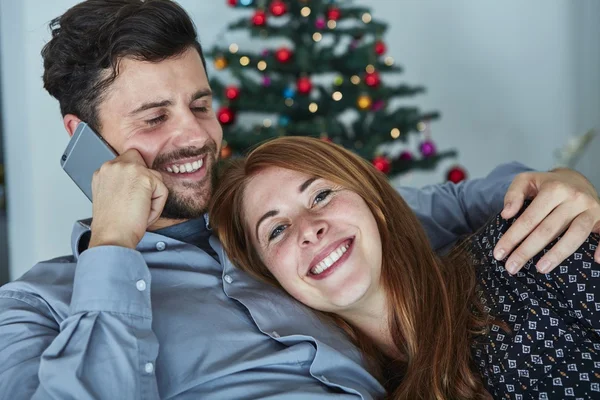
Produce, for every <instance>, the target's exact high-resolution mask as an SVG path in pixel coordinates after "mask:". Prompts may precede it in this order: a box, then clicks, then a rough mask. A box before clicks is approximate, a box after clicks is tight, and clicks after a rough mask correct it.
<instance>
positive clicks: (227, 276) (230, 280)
mask: <svg viewBox="0 0 600 400" xmlns="http://www.w3.org/2000/svg"><path fill="white" fill-rule="evenodd" d="M223 279H225V282H227V283H231V282H233V278H232V277H231V276H229V275H225V276H224V277H223Z"/></svg>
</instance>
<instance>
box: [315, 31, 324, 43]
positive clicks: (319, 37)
mask: <svg viewBox="0 0 600 400" xmlns="http://www.w3.org/2000/svg"><path fill="white" fill-rule="evenodd" d="M321 39H323V35H321V34H320V33H319V32H315V33H314V34H313V40H314V41H315V42H320V41H321Z"/></svg>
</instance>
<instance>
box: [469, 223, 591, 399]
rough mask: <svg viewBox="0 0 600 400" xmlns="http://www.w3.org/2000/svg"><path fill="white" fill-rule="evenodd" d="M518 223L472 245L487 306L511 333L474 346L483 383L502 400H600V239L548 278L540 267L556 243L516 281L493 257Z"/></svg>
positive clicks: (497, 331)
mask: <svg viewBox="0 0 600 400" xmlns="http://www.w3.org/2000/svg"><path fill="white" fill-rule="evenodd" d="M515 219H516V217H515V218H513V219H512V220H508V221H507V220H504V219H502V218H501V217H500V216H497V217H496V218H495V219H494V220H492V221H491V222H490V223H489V224H488V225H487V226H486V227H485V228H484V229H483V230H482V231H481V232H480V233H478V234H477V235H475V237H474V238H473V240H472V242H471V245H472V246H473V247H472V248H473V251H472V252H473V256H474V257H473V258H474V261H475V263H476V271H477V277H478V282H479V289H480V291H479V295H480V298H481V299H482V301H483V305H484V308H485V309H486V311H488V312H489V313H490V314H491V315H492V316H494V317H495V318H496V319H498V320H500V321H504V322H506V324H507V326H508V327H509V328H510V332H506V331H504V330H503V329H502V328H501V327H500V326H498V325H496V324H492V326H491V329H490V330H489V333H487V334H486V335H482V336H480V337H478V339H477V340H476V341H475V342H474V343H473V346H472V350H473V357H474V360H475V363H476V365H477V367H478V368H479V371H480V373H481V375H482V377H483V381H484V383H485V384H486V386H487V389H488V391H489V392H490V394H491V395H492V396H493V397H494V398H495V399H519V400H520V399H561V400H562V399H600V265H599V264H597V263H595V262H594V259H593V256H594V251H595V250H596V247H597V246H598V241H599V235H597V234H592V235H590V236H589V237H588V238H587V240H586V241H585V243H583V244H582V245H581V247H580V248H579V249H578V250H577V251H576V252H575V253H573V254H572V255H571V256H570V257H569V258H568V259H566V260H565V261H564V262H563V263H561V264H560V265H559V266H558V267H557V268H556V269H554V270H553V271H552V272H550V273H548V274H541V273H539V272H537V270H536V269H535V264H536V263H537V261H538V260H539V259H540V258H541V256H542V255H543V254H544V252H546V251H547V249H549V248H551V247H552V246H553V245H554V244H555V243H556V241H554V242H553V243H551V244H550V245H549V246H548V247H547V248H546V249H544V250H543V251H542V252H541V253H540V254H538V255H537V256H536V257H534V258H533V259H532V260H530V261H529V262H528V263H527V264H526V265H525V266H524V267H523V269H521V271H520V272H518V273H517V274H516V275H514V276H511V275H510V274H509V273H508V272H507V271H506V270H505V269H504V261H496V260H495V259H494V257H493V255H492V251H493V249H494V246H495V245H496V243H497V242H498V240H499V239H500V238H501V237H502V235H503V234H504V233H505V232H506V231H507V230H508V228H509V227H510V224H511V223H512V222H514V220H515ZM559 239H560V238H558V239H557V240H559Z"/></svg>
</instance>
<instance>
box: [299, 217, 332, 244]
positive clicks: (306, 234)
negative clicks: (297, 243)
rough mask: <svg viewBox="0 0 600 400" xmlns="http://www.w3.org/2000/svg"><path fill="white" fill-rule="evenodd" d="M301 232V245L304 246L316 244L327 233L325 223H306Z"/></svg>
mask: <svg viewBox="0 0 600 400" xmlns="http://www.w3.org/2000/svg"><path fill="white" fill-rule="evenodd" d="M304 225H305V226H304V227H303V230H302V238H301V243H302V245H304V246H306V245H309V244H312V243H318V242H319V241H320V240H321V239H322V238H323V236H324V235H325V232H326V231H327V223H326V222H325V221H311V222H309V221H306V222H305V224H304Z"/></svg>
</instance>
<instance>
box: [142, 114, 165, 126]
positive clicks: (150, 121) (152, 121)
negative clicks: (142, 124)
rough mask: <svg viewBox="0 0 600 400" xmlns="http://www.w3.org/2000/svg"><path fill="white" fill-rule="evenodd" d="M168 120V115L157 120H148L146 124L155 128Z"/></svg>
mask: <svg viewBox="0 0 600 400" xmlns="http://www.w3.org/2000/svg"><path fill="white" fill-rule="evenodd" d="M166 120H167V115H166V114H163V115H161V116H158V117H156V118H152V119H149V120H146V124H148V125H150V126H154V125H157V124H160V123H161V122H164V121H166Z"/></svg>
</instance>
